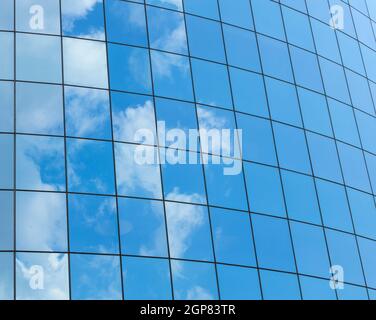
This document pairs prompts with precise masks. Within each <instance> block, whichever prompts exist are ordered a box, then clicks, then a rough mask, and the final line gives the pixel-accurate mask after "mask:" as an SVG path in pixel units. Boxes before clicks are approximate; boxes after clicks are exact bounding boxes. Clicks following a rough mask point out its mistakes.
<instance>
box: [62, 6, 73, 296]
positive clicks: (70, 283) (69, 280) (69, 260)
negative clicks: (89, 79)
mask: <svg viewBox="0 0 376 320" xmlns="http://www.w3.org/2000/svg"><path fill="white" fill-rule="evenodd" d="M62 1H64V0H59V17H60V50H61V53H60V54H61V83H62V84H61V89H62V102H63V110H62V112H63V126H64V166H65V192H64V194H65V206H66V208H65V210H66V223H67V230H66V231H67V249H68V252H67V253H66V254H67V256H68V282H69V300H71V299H72V279H71V254H70V225H69V193H68V155H67V127H66V113H65V86H64V83H65V80H64V38H63V14H62Z"/></svg>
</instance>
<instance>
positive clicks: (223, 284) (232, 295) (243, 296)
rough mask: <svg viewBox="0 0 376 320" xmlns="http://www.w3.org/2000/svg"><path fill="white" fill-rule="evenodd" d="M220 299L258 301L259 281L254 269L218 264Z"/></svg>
mask: <svg viewBox="0 0 376 320" xmlns="http://www.w3.org/2000/svg"><path fill="white" fill-rule="evenodd" d="M217 270H218V278H219V288H220V291H221V298H222V299H224V300H260V299H261V293H260V281H259V277H258V273H257V270H256V269H251V268H240V267H234V266H227V265H221V264H219V265H218V266H217Z"/></svg>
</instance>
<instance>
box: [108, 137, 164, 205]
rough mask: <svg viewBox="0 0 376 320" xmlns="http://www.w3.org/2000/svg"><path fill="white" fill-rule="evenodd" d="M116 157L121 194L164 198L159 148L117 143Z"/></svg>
mask: <svg viewBox="0 0 376 320" xmlns="http://www.w3.org/2000/svg"><path fill="white" fill-rule="evenodd" d="M115 159H116V178H117V191H118V194H119V195H124V196H135V197H144V198H154V199H161V198H162V187H161V173H160V167H159V162H158V149H156V148H153V147H149V146H136V145H130V144H123V143H116V144H115Z"/></svg>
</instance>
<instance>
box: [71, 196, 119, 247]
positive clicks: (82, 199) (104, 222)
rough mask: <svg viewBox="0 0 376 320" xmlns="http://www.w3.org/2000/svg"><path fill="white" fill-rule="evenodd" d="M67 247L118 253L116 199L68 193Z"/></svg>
mask: <svg viewBox="0 0 376 320" xmlns="http://www.w3.org/2000/svg"><path fill="white" fill-rule="evenodd" d="M68 207H69V236H70V250H71V251H74V252H91V253H114V254H116V253H119V238H118V223H117V209H116V201H115V198H110V197H99V196H85V195H72V194H71V195H69V197H68Z"/></svg>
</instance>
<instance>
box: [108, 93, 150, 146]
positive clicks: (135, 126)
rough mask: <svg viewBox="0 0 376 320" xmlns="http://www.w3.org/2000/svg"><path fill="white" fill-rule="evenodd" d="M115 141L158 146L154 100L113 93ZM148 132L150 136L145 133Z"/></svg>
mask: <svg viewBox="0 0 376 320" xmlns="http://www.w3.org/2000/svg"><path fill="white" fill-rule="evenodd" d="M111 102H112V121H113V131H114V139H115V140H116V141H122V142H133V143H145V144H150V145H156V144H157V141H156V140H157V135H156V130H155V114H154V104H153V99H152V98H151V97H148V96H141V95H135V94H129V93H120V92H112V93H111ZM146 132H148V133H149V134H148V135H146V134H145V135H144V134H143V133H146Z"/></svg>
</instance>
